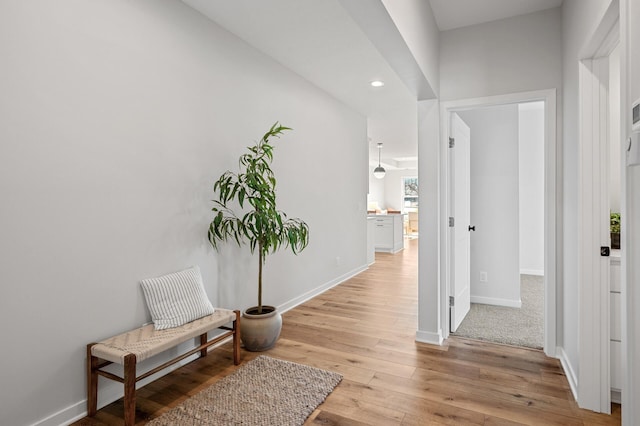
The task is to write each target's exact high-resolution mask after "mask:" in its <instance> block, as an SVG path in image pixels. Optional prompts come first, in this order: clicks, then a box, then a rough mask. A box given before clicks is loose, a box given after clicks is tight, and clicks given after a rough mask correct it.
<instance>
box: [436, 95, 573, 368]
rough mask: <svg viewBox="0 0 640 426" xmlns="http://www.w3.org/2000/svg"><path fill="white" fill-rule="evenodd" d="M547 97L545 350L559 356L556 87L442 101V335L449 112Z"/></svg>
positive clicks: (445, 304)
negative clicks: (557, 329) (557, 350)
mask: <svg viewBox="0 0 640 426" xmlns="http://www.w3.org/2000/svg"><path fill="white" fill-rule="evenodd" d="M532 101H544V103H545V145H544V151H545V154H544V155H545V160H544V161H545V166H544V168H545V170H544V174H545V182H544V185H545V207H544V234H545V242H544V251H545V253H544V270H545V275H544V293H545V302H544V311H545V321H544V352H545V354H546V355H547V356H549V357H555V356H556V346H557V331H556V324H557V318H556V316H557V312H556V303H557V302H556V299H557V297H556V280H557V271H558V267H559V266H560V265H561V260H560V261H559V260H558V255H559V254H560V253H561V252H559V251H558V250H557V246H556V245H557V244H558V241H559V238H561V235H560V234H559V233H558V231H557V229H556V224H557V223H558V217H559V215H560V212H559V210H558V209H557V208H556V206H558V205H560V200H559V197H560V188H559V187H558V185H557V177H556V176H557V174H558V173H559V171H560V167H561V165H560V163H558V162H557V158H558V155H559V153H560V152H561V148H560V147H559V146H558V144H557V143H556V139H557V133H556V132H557V130H556V120H557V114H556V108H557V106H556V89H547V90H535V91H531V92H521V93H511V94H506V95H497V96H488V97H482V98H472V99H461V100H455V101H446V102H442V103H441V104H440V123H441V124H440V130H441V131H440V135H441V141H440V146H441V147H442V149H441V150H440V217H441V220H440V253H442V254H444V255H443V258H442V269H441V270H442V271H443V273H442V274H441V278H440V296H441V297H440V320H441V324H443V337H444V338H445V339H446V338H448V337H449V330H450V325H449V307H448V300H449V287H450V285H449V284H450V283H449V280H450V277H449V272H448V271H449V270H450V259H449V258H448V256H449V240H448V238H449V235H448V234H449V232H448V229H449V228H448V226H447V206H448V205H449V203H448V194H449V191H448V185H449V176H448V175H449V171H448V162H447V154H448V152H447V147H448V140H449V121H450V120H449V115H450V113H452V112H456V111H463V110H469V109H473V108H478V107H485V106H494V105H505V104H515V103H522V102H532Z"/></svg>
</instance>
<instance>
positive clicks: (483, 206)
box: [458, 104, 521, 307]
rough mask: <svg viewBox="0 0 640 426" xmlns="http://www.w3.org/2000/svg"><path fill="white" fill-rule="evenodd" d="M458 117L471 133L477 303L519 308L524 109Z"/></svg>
mask: <svg viewBox="0 0 640 426" xmlns="http://www.w3.org/2000/svg"><path fill="white" fill-rule="evenodd" d="M458 115H459V116H460V118H462V120H463V121H464V122H465V123H466V124H467V125H468V126H469V128H470V130H471V143H470V152H471V173H470V179H471V187H470V188H471V194H470V197H471V225H474V226H475V227H476V230H475V232H471V255H470V257H471V265H470V275H471V301H472V302H474V303H486V304H492V305H503V306H515V307H519V306H520V304H521V303H520V256H519V252H520V248H519V238H518V234H519V229H520V225H519V223H520V215H519V202H518V200H519V195H518V194H519V190H518V105H517V104H512V105H505V106H497V107H491V108H480V109H475V110H469V111H460V112H458ZM481 272H482V273H486V274H487V281H486V282H480V274H481Z"/></svg>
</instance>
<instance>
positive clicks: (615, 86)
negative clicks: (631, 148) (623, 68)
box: [609, 46, 621, 213]
mask: <svg viewBox="0 0 640 426" xmlns="http://www.w3.org/2000/svg"><path fill="white" fill-rule="evenodd" d="M609 122H610V123H620V46H618V47H616V48H615V49H614V50H613V51H612V52H611V54H610V55H609ZM609 152H610V156H609V176H610V181H609V200H610V201H609V202H610V205H611V211H612V212H618V213H619V212H620V189H621V182H620V158H621V157H620V126H617V125H612V126H609Z"/></svg>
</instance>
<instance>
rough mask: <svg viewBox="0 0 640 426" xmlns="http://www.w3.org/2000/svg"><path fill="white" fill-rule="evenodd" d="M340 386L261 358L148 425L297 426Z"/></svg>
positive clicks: (323, 374)
mask: <svg viewBox="0 0 640 426" xmlns="http://www.w3.org/2000/svg"><path fill="white" fill-rule="evenodd" d="M341 380H342V376H341V375H340V374H338V373H333V372H330V371H325V370H321V369H319V368H315V367H309V366H306V365H301V364H296V363H293V362H288V361H282V360H279V359H274V358H270V357H268V356H265V355H261V356H259V357H257V358H256V359H254V360H252V361H249V362H247V363H246V364H244V365H243V366H242V367H241V368H240V369H238V370H236V371H235V372H234V373H233V374H231V375H229V376H227V377H225V378H223V379H221V380H220V381H218V382H216V383H215V384H213V385H211V386H210V387H209V388H207V389H205V390H203V391H202V392H200V393H198V394H197V395H195V396H193V397H191V398H189V399H188V400H186V401H185V402H183V403H182V404H180V405H179V406H177V407H175V408H172V409H171V410H170V411H168V412H166V413H165V414H163V415H161V416H160V417H158V418H157V419H155V420H152V421H151V422H149V423H147V424H148V425H152V426H160V425H172V426H173V425H224V426H229V425H256V426H257V425H265V426H267V425H268V426H272V425H278V426H285V425H292V426H293V425H302V424H303V423H304V421H305V420H306V419H307V417H309V415H310V414H311V413H313V411H314V410H315V409H316V407H318V405H320V404H322V402H323V401H324V400H325V398H326V397H327V396H328V395H329V394H330V393H331V391H333V389H334V388H335V387H336V386H337V385H338V383H340V381H341Z"/></svg>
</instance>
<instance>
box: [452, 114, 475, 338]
mask: <svg viewBox="0 0 640 426" xmlns="http://www.w3.org/2000/svg"><path fill="white" fill-rule="evenodd" d="M450 124H451V133H450V135H451V137H452V138H453V146H452V147H450V148H449V161H450V164H449V170H451V185H450V190H451V194H450V198H449V199H450V202H451V205H450V208H449V212H450V213H449V216H450V217H453V223H454V226H453V227H452V228H451V229H450V232H451V239H450V241H451V256H450V260H451V288H450V291H449V294H450V296H452V297H453V299H452V300H451V319H450V326H451V332H454V331H456V329H457V328H458V326H459V325H460V323H461V322H462V320H463V319H464V317H465V316H466V315H467V313H468V312H469V309H470V307H471V284H470V272H469V269H470V237H469V234H470V233H469V225H470V216H471V214H470V213H471V209H470V204H471V203H470V187H471V183H470V166H471V161H470V155H469V142H470V130H469V126H467V125H466V124H465V122H464V121H462V119H461V118H460V117H459V116H458V114H456V113H452V114H451V123H450ZM450 146H451V144H450Z"/></svg>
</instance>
